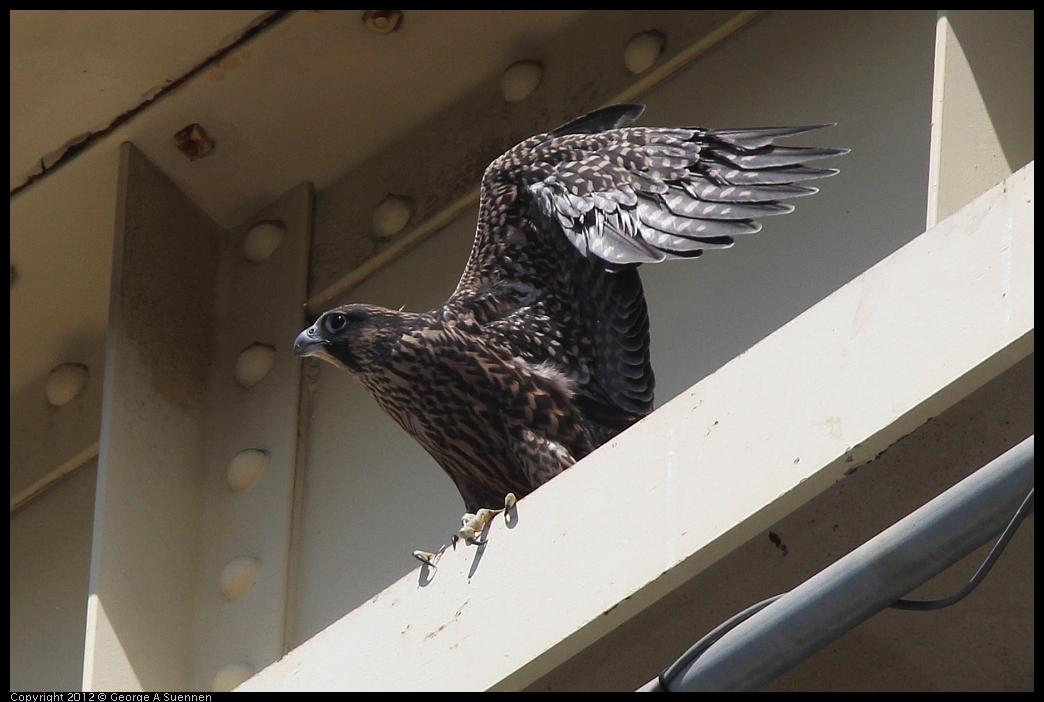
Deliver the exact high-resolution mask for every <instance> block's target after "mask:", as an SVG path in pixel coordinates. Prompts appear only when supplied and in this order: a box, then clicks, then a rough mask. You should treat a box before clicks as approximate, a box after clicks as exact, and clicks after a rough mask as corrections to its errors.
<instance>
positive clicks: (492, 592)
mask: <svg viewBox="0 0 1044 702" xmlns="http://www.w3.org/2000/svg"><path fill="white" fill-rule="evenodd" d="M1033 174H1034V166H1033V164H1032V163H1031V164H1030V165H1028V166H1026V167H1025V168H1023V169H1022V170H1020V171H1019V172H1018V173H1016V174H1014V175H1012V176H1011V177H1009V178H1008V179H1007V180H1005V181H1004V182H1003V183H1001V184H999V185H997V186H996V187H994V188H992V189H991V190H989V191H988V192H987V193H985V194H984V195H982V196H981V197H979V198H978V199H976V200H975V201H974V202H972V203H971V204H969V205H968V206H967V207H965V208H963V209H961V210H960V211H959V212H957V213H956V214H954V215H953V216H952V217H950V218H948V219H946V220H945V221H943V222H942V223H940V224H938V225H937V226H935V227H933V228H932V229H931V230H929V231H928V232H926V233H925V234H923V235H922V236H920V237H918V238H917V239H915V240H914V241H913V242H911V243H910V244H908V245H907V246H905V247H903V248H902V249H900V250H899V251H897V252H896V253H895V254H893V255H892V256H890V257H888V258H887V259H885V260H884V261H882V262H881V263H879V264H878V265H876V266H874V267H873V268H871V269H870V270H868V271H867V272H866V273H864V274H863V275H861V276H859V277H858V278H856V279H855V280H853V281H852V282H851V283H849V284H848V285H846V286H844V287H843V288H841V289H840V290H838V291H837V292H836V293H834V294H833V295H831V296H830V297H828V298H826V299H825V300H823V301H822V302H820V303H819V304H817V305H816V306H815V307H813V308H812V309H810V310H808V311H807V312H806V313H804V314H802V315H801V316H800V317H798V318H796V319H795V320H793V321H792V322H791V323H789V324H787V325H786V326H784V327H783V328H781V329H779V330H778V331H777V332H775V333H774V334H772V335H771V336H769V337H768V338H766V339H765V340H764V341H762V342H761V343H759V344H757V345H756V346H754V347H753V348H751V349H750V350H749V351H748V352H746V353H745V354H743V355H741V356H739V357H738V358H736V359H734V360H733V361H732V362H730V363H729V364H727V365H726V366H725V367H723V368H722V369H721V370H720V371H718V372H717V373H715V374H714V375H712V376H710V377H708V378H706V379H705V380H703V381H702V382H700V383H698V384H697V385H695V386H693V387H692V388H691V389H690V390H689V391H688V392H686V393H683V394H682V395H680V396H678V397H677V398H675V399H674V400H672V401H671V402H670V403H668V404H667V405H665V406H664V407H663V408H661V409H660V410H659V411H657V412H656V413H654V414H653V415H651V416H650V417H648V418H646V419H645V420H643V421H642V422H640V423H639V424H638V425H636V426H635V427H633V428H632V429H630V430H629V431H627V432H625V433H624V434H623V435H621V436H620V437H618V438H617V439H616V440H614V441H613V442H611V443H610V444H608V445H606V446H603V447H602V448H601V449H599V450H598V451H596V452H595V453H594V454H592V455H591V456H590V457H588V458H587V459H585V460H584V461H582V462H581V463H580V464H578V465H577V466H575V467H574V468H572V469H570V470H569V471H566V472H565V473H564V474H562V475H561V476H559V477H557V478H556V479H555V480H553V481H552V482H551V483H550V484H548V485H547V486H545V487H543V488H541V489H540V490H538V491H536V492H535V493H534V494H532V495H530V496H529V497H527V498H525V499H524V500H522V501H521V502H520V504H519V519H518V523H517V524H516V525H515V526H514V528H512V529H507V528H505V526H504V523H503V522H502V521H500V520H499V519H498V520H497V521H496V522H495V523H494V526H493V528H492V530H491V533H490V541H489V545H488V546H487V547H486V548H484V549H481V550H479V549H476V548H473V547H464V546H458V547H457V549H456V550H454V551H449V552H448V553H447V554H446V555H445V557H444V558H443V559H442V560H441V561H440V562H439V568H438V571H437V572H436V573H434V575H433V574H432V573H428V572H425V569H421V570H418V571H415V572H414V573H411V574H410V575H407V576H406V577H404V578H403V579H401V580H400V581H398V582H397V583H395V584H394V585H392V586H391V587H389V588H388V589H386V590H385V591H384V592H382V593H380V594H378V595H377V596H375V597H374V598H373V599H372V600H370V601H369V602H367V603H366V604H364V605H363V606H361V607H359V608H357V609H356V610H355V611H353V612H351V613H349V614H348V615H347V616H345V617H343V618H342V619H341V620H339V621H337V622H336V623H334V624H333V625H331V626H330V627H328V628H327V629H325V630H324V631H322V632H320V633H319V634H318V635H316V636H314V637H313V638H312V639H310V640H309V641H307V642H306V643H304V644H303V645H301V646H300V647H298V648H297V649H295V650H294V651H291V652H290V653H289V654H288V655H287V656H286V657H285V658H283V659H282V660H281V661H279V662H277V663H276V664H274V665H272V666H270V667H269V668H267V669H265V670H263V671H262V672H261V673H259V674H258V675H257V676H255V677H254V678H252V679H251V680H249V681H247V682H246V683H244V684H243V685H242V686H240V688H239V689H240V690H275V689H279V690H306V689H308V690H310V689H328V690H329V689H418V690H428V689H431V690H434V689H490V688H493V689H517V688H521V687H523V686H525V685H526V684H527V683H529V682H531V681H533V680H535V679H536V678H538V677H539V676H540V675H542V674H543V673H545V672H547V671H548V670H550V669H552V668H553V667H554V666H556V665H557V664H558V663H560V662H562V661H563V660H565V659H567V658H568V657H570V656H571V655H573V654H574V653H576V652H577V651H579V650H581V649H583V648H584V647H586V646H587V645H589V644H590V643H592V642H593V641H595V640H597V639H598V638H599V637H601V636H602V635H604V634H605V633H606V632H608V631H610V630H611V629H612V628H614V627H615V626H617V625H618V624H620V623H621V622H623V621H625V620H626V619H627V618H629V617H630V616H632V615H634V614H635V613H636V612H638V611H640V610H641V609H643V608H644V607H646V606H648V605H649V604H651V603H652V602H654V601H656V600H657V599H658V598H659V597H661V596H662V595H663V594H665V593H666V592H669V591H670V590H671V589H673V588H674V587H676V586H677V585H678V584H680V583H681V582H684V581H685V580H687V579H689V578H691V577H692V576H693V575H694V574H696V573H698V572H700V571H701V570H702V569H705V568H706V567H707V566H708V565H710V564H711V563H714V562H715V561H716V560H718V559H719V558H721V557H722V556H723V555H724V554H725V553H728V552H729V551H730V550H732V549H734V548H736V547H737V546H739V545H740V544H742V543H744V542H745V541H747V540H748V539H749V538H750V537H751V536H752V535H754V534H756V533H757V532H758V531H760V530H761V529H764V528H766V527H768V526H769V525H771V524H772V523H773V522H775V521H776V520H778V519H779V518H781V517H782V516H784V515H786V514H788V513H789V512H791V511H792V510H794V509H795V508H797V507H798V506H800V505H802V504H803V503H805V502H806V501H808V500H809V499H810V498H811V497H813V496H815V495H816V494H818V493H820V492H822V491H823V490H824V489H826V488H827V487H828V486H830V485H831V484H833V483H834V482H836V481H838V480H840V479H842V478H843V477H844V475H845V474H846V471H849V470H850V469H851V468H854V467H858V466H859V465H861V464H863V463H865V462H866V461H868V460H870V459H872V458H873V457H874V456H875V455H876V454H877V453H879V452H880V451H882V450H884V449H885V448H887V447H888V446H889V445H891V444H892V443H894V442H895V441H897V440H898V439H899V438H900V437H902V436H903V435H905V434H907V433H908V432H910V431H911V429H913V428H915V427H917V426H919V425H920V424H922V423H923V422H924V421H926V420H927V419H928V418H929V417H931V416H934V415H935V414H937V413H939V412H940V411H941V410H943V409H945V408H947V407H949V406H951V405H952V404H954V403H955V402H956V401H958V400H959V399H961V398H963V397H964V396H966V395H967V394H969V393H970V392H971V391H973V390H974V389H976V388H978V387H980V386H981V385H983V384H984V383H985V382H987V381H988V380H990V379H991V378H993V377H995V376H996V375H998V374H999V373H1000V372H1002V371H1003V370H1005V369H1007V368H1009V367H1010V366H1011V365H1013V364H1014V363H1015V362H1017V361H1018V360H1020V359H1022V358H1024V357H1025V356H1027V355H1028V354H1029V353H1031V352H1032V350H1033V313H1034V304H1033V268H1034V266H1033V221H1034V216H1033V182H1034V177H1033ZM651 672H654V671H651Z"/></svg>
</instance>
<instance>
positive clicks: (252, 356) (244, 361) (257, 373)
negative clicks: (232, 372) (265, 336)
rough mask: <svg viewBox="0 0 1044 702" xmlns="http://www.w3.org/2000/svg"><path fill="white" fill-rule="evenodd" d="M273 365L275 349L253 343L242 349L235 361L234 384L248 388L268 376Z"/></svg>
mask: <svg viewBox="0 0 1044 702" xmlns="http://www.w3.org/2000/svg"><path fill="white" fill-rule="evenodd" d="M274 364H275V349H274V348H273V347H271V346H269V345H268V344H258V343H254V344H251V345H250V346H247V347H246V348H245V349H243V350H242V351H241V352H240V354H239V357H238V358H237V359H236V382H237V383H239V385H240V386H241V387H244V388H249V387H250V386H252V385H254V384H256V383H257V382H258V381H259V380H261V379H262V378H264V377H265V376H266V375H268V371H270V370H272V366H273V365H274Z"/></svg>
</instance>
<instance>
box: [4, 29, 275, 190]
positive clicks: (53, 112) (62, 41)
mask: <svg viewBox="0 0 1044 702" xmlns="http://www.w3.org/2000/svg"><path fill="white" fill-rule="evenodd" d="M265 13H266V11H265V10H178V11H170V12H164V13H159V12H156V11H154V10H122V11H117V12H105V11H97V10H12V11H11V13H10V20H11V122H10V126H11V154H10V156H11V187H12V188H14V187H15V186H17V185H21V184H22V183H24V182H25V180H26V178H27V177H28V176H29V175H30V174H31V173H36V172H39V169H40V161H41V160H42V159H44V158H45V157H46V156H47V155H48V154H51V153H53V152H56V151H58V150H59V147H61V146H62V145H63V144H65V143H66V142H68V141H70V140H72V139H75V138H76V137H78V136H80V135H82V134H84V133H86V132H90V131H98V130H100V129H104V128H105V127H107V126H108V125H109V123H110V122H112V121H113V120H114V119H115V118H116V117H118V116H119V115H120V114H122V113H124V112H127V111H128V110H131V109H133V108H134V107H137V106H138V105H139V104H140V103H141V102H143V101H144V100H146V99H147V98H148V96H149V95H150V94H153V93H155V92H157V91H158V90H159V89H160V88H162V87H163V86H165V85H168V84H169V83H172V82H173V81H175V80H177V79H178V78H180V77H181V76H182V75H184V74H185V73H187V72H188V71H189V70H190V69H191V68H193V67H194V66H196V65H197V64H199V63H201V62H202V61H204V60H205V59H206V58H207V56H209V55H210V54H212V53H213V52H215V51H217V50H218V49H220V48H222V47H224V46H227V45H229V44H230V43H231V42H232V41H234V40H235V38H236V37H237V36H238V35H239V34H241V32H242V30H243V29H245V28H246V27H248V26H249V25H250V24H251V22H253V21H254V20H256V19H257V18H258V17H259V16H263V15H264V14H265Z"/></svg>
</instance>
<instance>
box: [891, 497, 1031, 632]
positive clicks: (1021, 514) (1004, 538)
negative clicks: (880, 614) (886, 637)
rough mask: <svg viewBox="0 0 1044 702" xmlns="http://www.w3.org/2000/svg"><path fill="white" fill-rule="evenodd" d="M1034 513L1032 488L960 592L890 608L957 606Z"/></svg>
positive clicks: (898, 603) (899, 602) (902, 602)
mask: <svg viewBox="0 0 1044 702" xmlns="http://www.w3.org/2000/svg"><path fill="white" fill-rule="evenodd" d="M1032 511H1033V489H1032V488H1030V491H1029V494H1028V495H1026V499H1025V500H1023V501H1022V506H1020V507H1019V509H1018V511H1017V512H1015V516H1014V517H1012V518H1011V521H1010V522H1008V526H1007V527H1005V528H1004V533H1003V534H1001V537H1000V538H999V539H997V543H996V544H994V545H993V548H992V549H991V550H990V555H988V556H986V560H985V561H983V562H982V565H981V566H979V569H978V570H977V571H975V575H973V576H972V579H971V580H969V581H968V583H967V584H966V585H965V586H964V587H962V588H961V589H960V590H958V591H957V592H955V593H954V594H952V595H950V596H949V597H944V598H942V599H941V600H924V601H922V600H896V601H895V602H893V603H892V604H891V605H889V606H890V607H894V608H895V609H906V610H911V611H914V612H927V611H930V610H933V609H942V608H943V607H949V606H950V605H952V604H956V603H958V602H960V601H961V600H963V599H964V598H965V597H966V596H967V595H968V593H969V592H971V591H972V590H974V589H975V588H977V587H978V586H979V583H981V582H982V579H983V578H985V577H986V574H987V573H989V572H990V569H991V568H993V564H994V563H996V562H997V559H998V558H1000V555H1001V553H1003V552H1004V547H1005V546H1007V545H1008V542H1009V541H1011V537H1013V536H1014V535H1015V530H1016V529H1018V528H1019V524H1022V520H1023V519H1025V518H1026V517H1027V515H1029V513H1030V512H1032Z"/></svg>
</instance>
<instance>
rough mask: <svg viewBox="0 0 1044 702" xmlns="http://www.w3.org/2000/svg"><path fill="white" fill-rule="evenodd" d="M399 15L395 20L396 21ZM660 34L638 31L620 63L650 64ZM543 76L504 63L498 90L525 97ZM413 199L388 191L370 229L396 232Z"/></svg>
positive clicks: (539, 68)
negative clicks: (504, 67) (504, 68)
mask: <svg viewBox="0 0 1044 702" xmlns="http://www.w3.org/2000/svg"><path fill="white" fill-rule="evenodd" d="M400 20H401V17H400V18H399V20H396V21H400ZM663 46H664V36H663V35H662V34H660V33H659V32H657V31H647V32H639V33H638V34H635V35H634V36H633V37H631V39H630V41H628V42H627V46H626V47H625V48H624V65H625V66H626V67H627V70H628V71H630V72H631V73H632V74H634V75H638V74H639V73H644V72H645V71H647V70H649V69H650V68H652V66H653V64H654V63H656V59H658V58H659V56H660V54H661V53H662V52H663ZM543 77H544V66H543V64H541V63H540V62H539V61H530V60H523V61H516V62H515V63H513V64H511V65H510V66H508V67H507V70H505V71H504V75H503V76H501V79H500V90H501V93H503V95H504V99H505V100H506V101H507V102H521V101H522V100H525V99H526V98H527V97H529V96H530V95H531V94H532V93H533V91H534V90H536V89H537V86H539V85H540V81H541V80H542V79H543ZM415 205H416V202H415V201H414V199H413V198H411V197H408V196H406V195H396V194H389V195H388V196H387V197H385V198H384V199H383V200H381V202H380V203H379V204H378V205H377V207H376V208H375V209H374V211H373V230H374V232H376V233H377V235H378V236H380V237H381V238H384V239H390V238H392V237H394V236H396V235H398V234H400V233H401V232H402V231H403V230H404V229H406V225H407V224H409V223H410V219H412V217H413V211H414V208H415Z"/></svg>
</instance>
